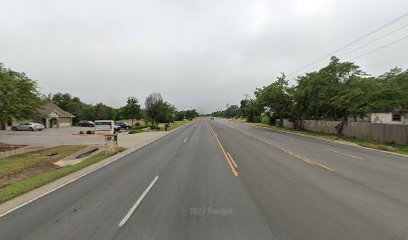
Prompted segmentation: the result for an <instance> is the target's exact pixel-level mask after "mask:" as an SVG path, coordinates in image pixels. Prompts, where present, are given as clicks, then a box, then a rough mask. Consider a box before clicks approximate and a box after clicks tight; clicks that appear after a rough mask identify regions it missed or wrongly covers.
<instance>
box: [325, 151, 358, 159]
mask: <svg viewBox="0 0 408 240" xmlns="http://www.w3.org/2000/svg"><path fill="white" fill-rule="evenodd" d="M327 150H329V151H330V152H335V153H338V154H343V155H345V156H349V157H352V158H357V159H363V158H361V157H357V156H354V155H350V154H347V153H343V152H339V151H336V150H333V149H327Z"/></svg>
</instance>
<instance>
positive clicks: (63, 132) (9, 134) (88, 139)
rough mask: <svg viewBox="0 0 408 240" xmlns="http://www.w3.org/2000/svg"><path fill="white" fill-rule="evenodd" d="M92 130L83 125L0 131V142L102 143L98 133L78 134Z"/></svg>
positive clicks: (102, 140) (44, 143)
mask: <svg viewBox="0 0 408 240" xmlns="http://www.w3.org/2000/svg"><path fill="white" fill-rule="evenodd" d="M86 130H93V128H85V127H66V128H47V129H44V130H43V131H38V132H30V131H0V142H2V143H6V144H23V145H46V146H56V145H78V144H79V145H82V144H83V145H90V144H103V142H104V137H103V136H100V135H87V136H85V135H84V136H80V135H74V134H78V133H79V131H86Z"/></svg>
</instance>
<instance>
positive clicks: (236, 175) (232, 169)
mask: <svg viewBox="0 0 408 240" xmlns="http://www.w3.org/2000/svg"><path fill="white" fill-rule="evenodd" d="M211 131H212V132H213V134H214V137H215V139H216V140H217V142H218V145H220V148H221V150H222V153H224V157H225V159H226V160H227V163H228V165H229V166H230V168H231V171H232V173H233V174H234V176H235V177H238V172H237V171H236V170H235V168H234V166H233V165H232V163H231V161H230V160H229V158H228V155H227V154H226V152H225V150H224V147H223V146H222V144H221V142H220V140H219V139H218V136H217V134H216V133H215V132H214V129H213V128H212V127H211Z"/></svg>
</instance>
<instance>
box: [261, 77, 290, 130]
mask: <svg viewBox="0 0 408 240" xmlns="http://www.w3.org/2000/svg"><path fill="white" fill-rule="evenodd" d="M255 96H256V97H257V100H258V101H259V102H260V104H261V105H262V106H264V107H267V108H268V109H269V111H270V112H271V114H272V117H275V118H277V119H280V123H281V124H282V123H283V119H284V118H285V117H288V115H289V105H290V102H291V98H290V95H289V94H288V81H287V80H286V76H285V74H284V73H282V74H281V76H279V77H278V78H277V79H276V81H275V82H273V83H271V84H270V85H268V86H266V87H263V88H262V89H257V90H256V91H255Z"/></svg>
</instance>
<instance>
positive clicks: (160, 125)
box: [119, 119, 191, 131]
mask: <svg viewBox="0 0 408 240" xmlns="http://www.w3.org/2000/svg"><path fill="white" fill-rule="evenodd" d="M119 122H127V123H129V124H131V123H132V120H131V119H123V120H120V121H119ZM136 122H139V123H140V125H141V126H144V124H145V122H144V120H133V125H134V124H135V123H136ZM189 122H191V121H189V120H183V121H175V122H174V123H171V124H170V127H169V128H168V130H172V129H176V128H178V127H181V126H183V125H185V124H187V123H189ZM144 127H149V126H144ZM159 127H160V131H164V123H159Z"/></svg>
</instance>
